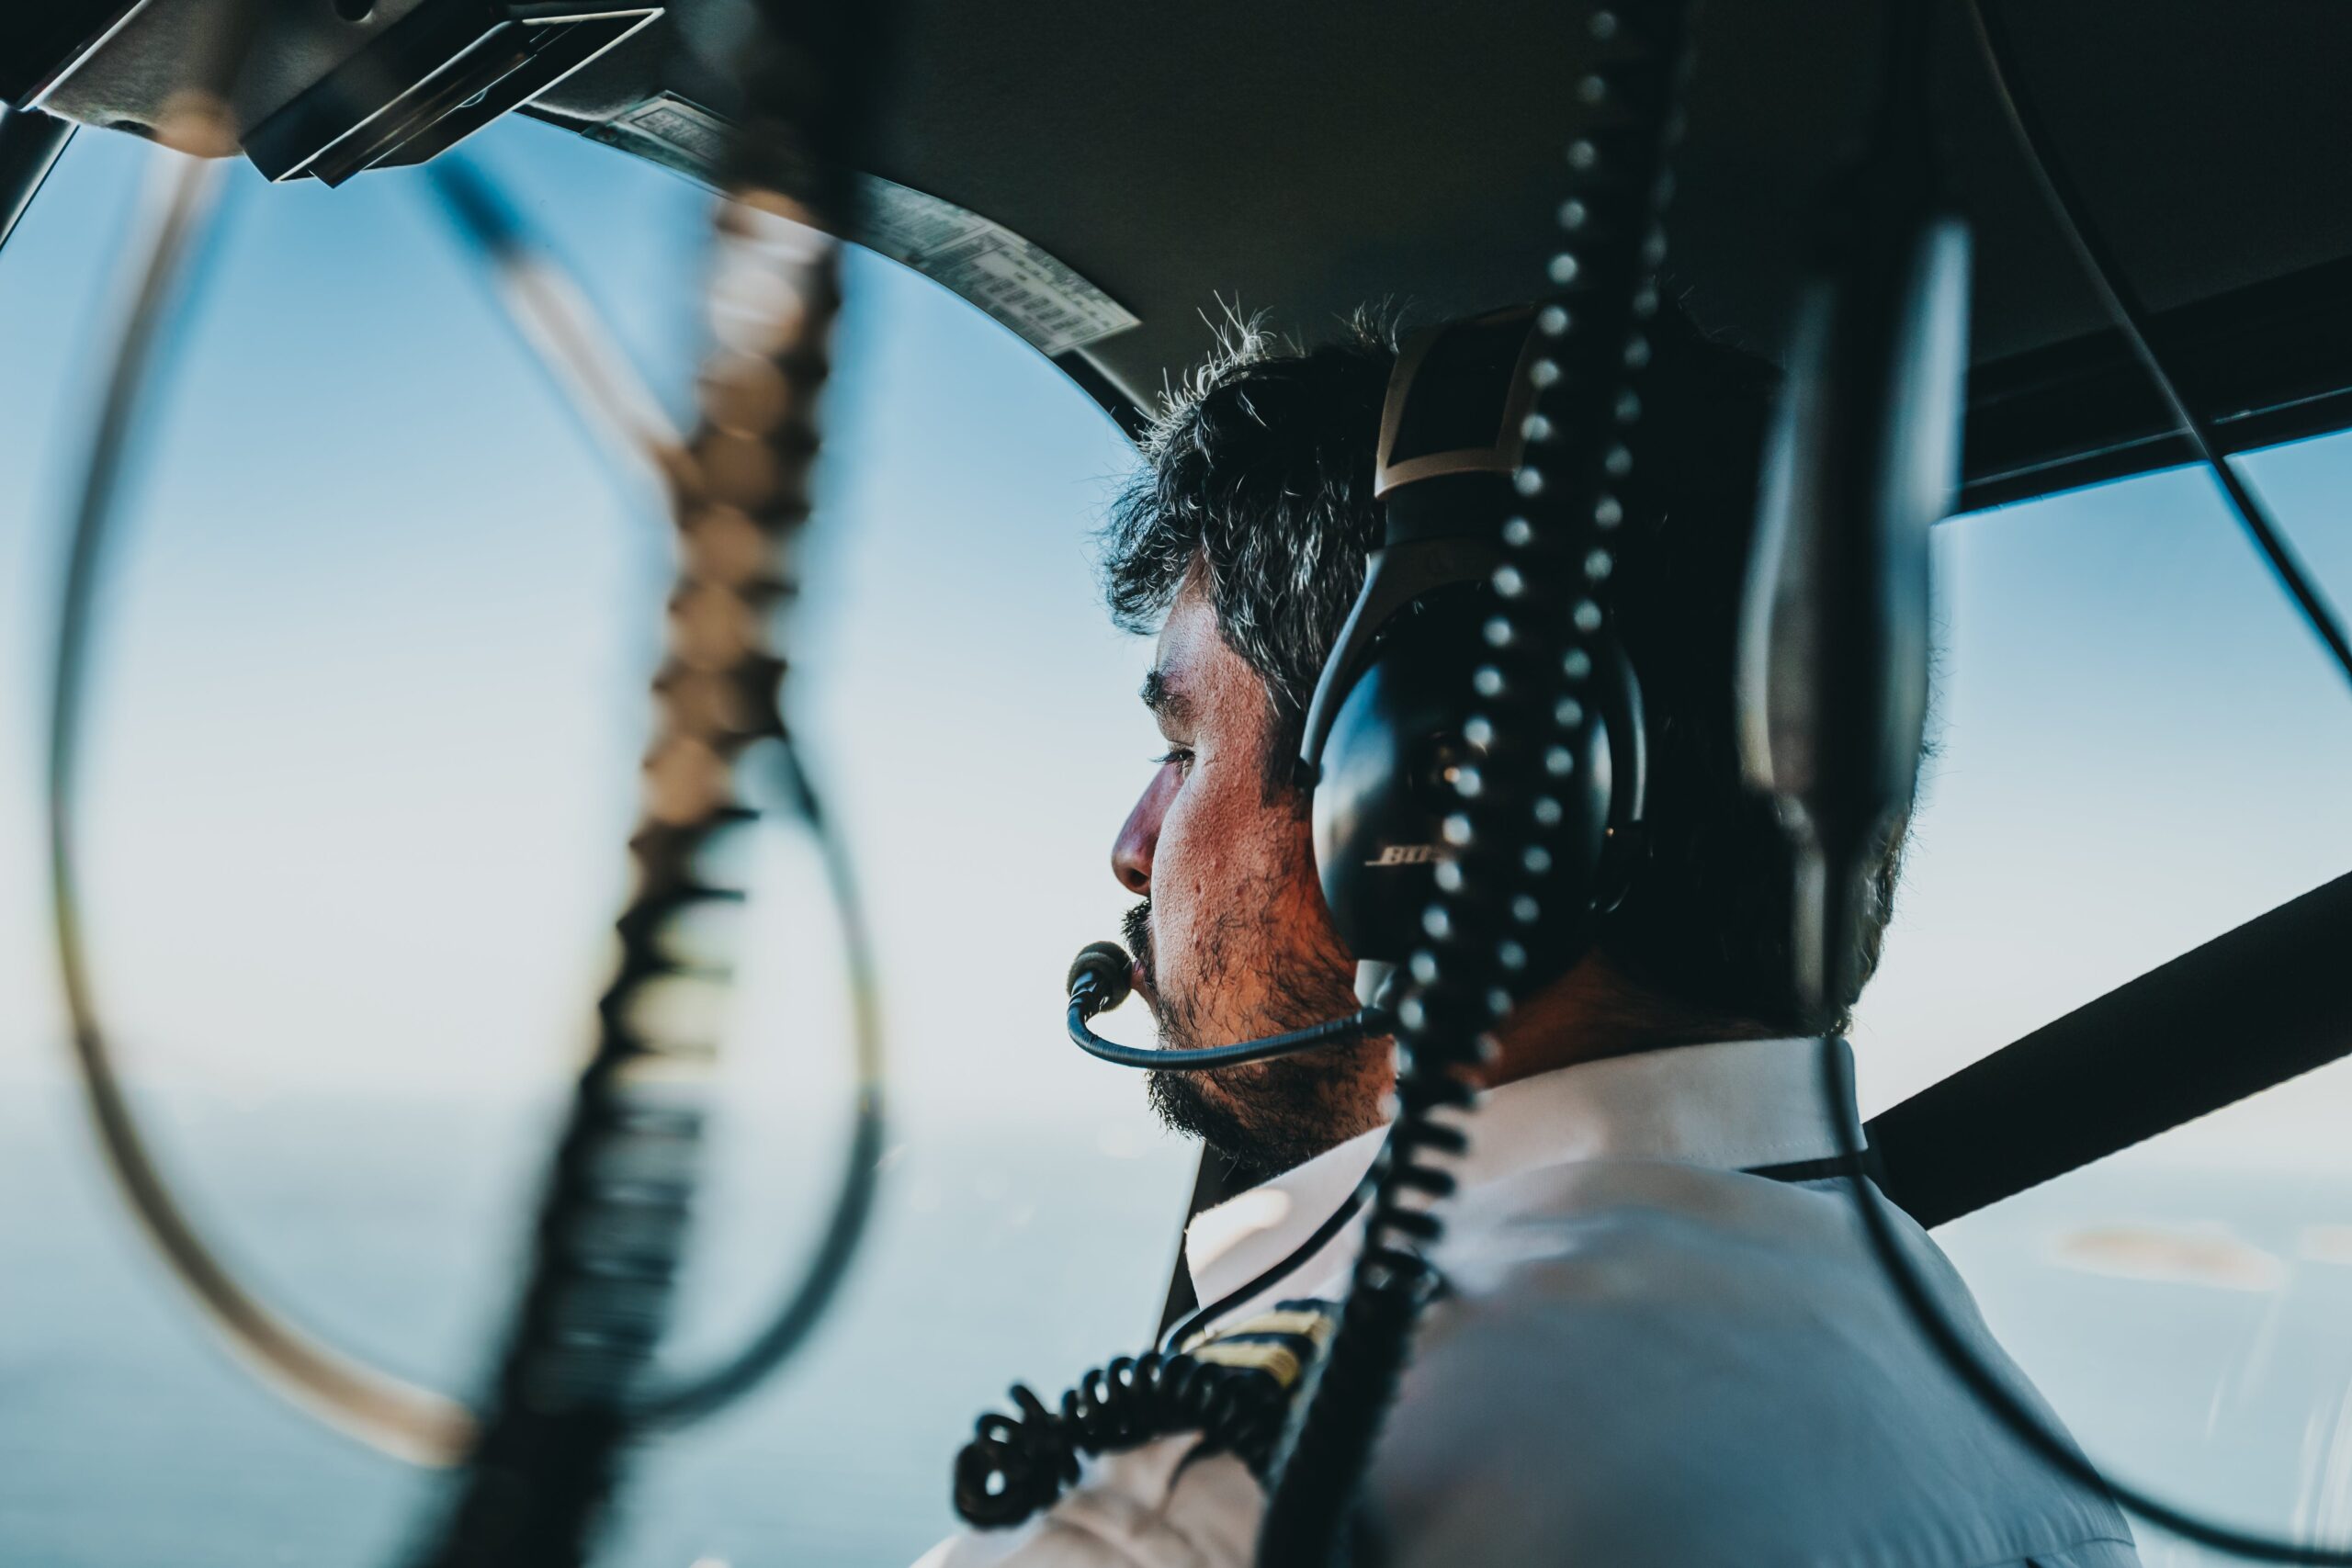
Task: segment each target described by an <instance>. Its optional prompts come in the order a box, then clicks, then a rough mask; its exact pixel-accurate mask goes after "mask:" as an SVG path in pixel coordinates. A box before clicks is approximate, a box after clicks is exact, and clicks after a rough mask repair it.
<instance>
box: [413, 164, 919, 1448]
mask: <svg viewBox="0 0 2352 1568" xmlns="http://www.w3.org/2000/svg"><path fill="white" fill-rule="evenodd" d="M425 172H426V174H427V175H429V176H430V177H431V179H432V182H433V185H434V188H435V191H436V192H437V194H438V195H439V196H440V197H441V206H442V209H443V210H444V212H445V213H446V214H447V217H448V219H449V220H450V223H451V226H452V228H453V229H454V230H455V231H456V232H457V234H458V237H459V238H460V239H461V240H463V241H464V243H465V247H466V251H467V254H469V256H470V257H472V258H473V259H475V260H476V261H477V262H478V263H479V264H481V266H482V268H483V269H484V270H485V272H486V273H487V274H488V276H489V281H490V282H491V284H492V292H493V294H494V295H495V297H496V298H497V299H498V302H499V304H500V306H501V307H502V308H503V310H505V311H506V314H507V318H508V320H509V321H511V322H512V323H513V324H514V326H515V332H516V333H517V334H518V335H519V336H520V337H521V338H522V339H523V341H524V343H525V344H527V345H528V346H529V347H530V349H531V351H532V353H533V354H534V355H537V358H538V360H539V363H540V365H541V367H543V368H544V369H545V370H546V371H547V372H548V378H549V380H550V381H551V382H553V384H554V385H555V387H556V389H557V390H558V391H559V392H560V394H561V395H562V396H563V398H564V400H566V401H567V402H568V403H570V404H571V407H572V408H573V410H574V411H575V412H578V413H579V415H580V417H581V419H582V423H585V424H586V425H587V426H588V427H589V429H590V431H591V433H592V434H594V435H595V436H596V437H597V439H598V440H599V441H600V442H601V443H602V444H603V445H604V446H605V448H606V450H607V451H608V452H610V453H611V454H612V455H613V456H614V457H615V458H616V467H619V468H624V469H627V468H642V469H644V470H646V471H647V472H649V473H650V475H651V477H652V478H653V479H655V480H656V481H657V482H659V483H660V484H661V485H662V489H663V491H664V493H665V494H666V495H667V496H668V497H669V498H670V501H671V502H672V505H673V507H674V506H675V505H676V504H677V502H678V498H679V496H680V494H681V491H680V488H679V487H680V485H681V484H682V483H683V482H684V481H685V480H686V479H690V478H691V476H692V474H693V471H694V470H693V468H692V466H691V465H692V461H693V459H692V457H691V455H690V454H689V452H688V450H687V446H686V442H685V438H684V436H682V435H681V434H679V433H678V431H677V428H676V427H675V426H674V425H673V423H671V421H670V417H669V415H668V414H667V413H665V412H662V405H661V400H659V399H658V398H656V397H655V396H654V395H653V392H652V390H651V389H650V388H649V387H647V386H646V385H645V383H644V380H643V379H642V378H640V377H639V375H638V373H637V371H636V368H635V367H633V366H632V365H631V364H630V363H629V361H628V355H626V354H624V353H622V352H621V350H620V348H619V345H618V344H616V343H615V341H614V339H613V334H612V333H610V332H609V331H608V330H607V329H606V328H605V324H604V322H603V321H602V319H601V318H600V317H599V316H598V314H597V312H596V310H595V308H594V306H593V305H592V304H591V303H590V302H589V300H588V298H587V295H586V294H585V292H584V291H582V288H580V286H579V284H578V283H577V282H576V281H575V280H574V279H573V278H572V277H571V275H570V273H569V272H568V271H567V270H566V269H565V268H564V266H563V265H562V264H561V262H560V260H559V259H558V258H557V256H556V255H555V254H554V253H553V251H552V250H551V249H550V248H549V247H548V245H547V244H546V243H544V242H543V241H542V240H540V239H539V238H538V237H537V236H536V235H533V234H531V233H530V232H528V231H527V230H526V227H525V225H524V222H523V220H522V218H521V216H520V214H519V213H518V212H517V211H516V209H515V205H514V204H513V203H512V202H510V201H508V200H507V199H506V197H505V196H504V194H503V192H502V191H501V190H500V189H499V188H498V185H497V183H496V182H495V181H494V180H493V179H492V178H491V177H490V176H489V175H487V174H486V173H484V172H483V171H482V170H481V168H480V167H479V166H478V165H477V164H474V163H473V162H472V161H470V160H469V159H465V158H461V157H447V158H442V159H440V160H438V161H437V162H435V163H434V164H429V165H427V167H426V170H425ZM779 740H780V744H779V745H778V746H777V747H776V749H775V760H776V761H777V763H778V764H779V766H778V770H777V772H778V777H777V779H776V781H775V783H776V785H777V788H778V789H779V791H780V792H781V793H782V795H784V797H785V804H786V807H788V808H789V809H790V811H791V812H792V814H793V815H794V816H796V817H797V818H799V819H800V821H801V823H802V824H803V826H805V827H806V828H807V829H808V830H809V834H810V835H811V837H813V838H814V839H815V840H816V843H817V849H818V854H819V858H820V862H821V863H822V866H823V870H824V874H825V881H826V885H827V887H828V890H829V892H830V894H831V900H832V905H833V910H834V916H835V919H836V921H837V922H838V924H839V926H840V930H841V936H842V957H843V962H844V966H845V968H846V970H847V979H848V982H849V998H850V1017H851V1048H852V1051H853V1054H854V1070H855V1074H856V1096H857V1098H856V1107H855V1111H854V1123H853V1126H852V1131H851V1135H850V1139H849V1143H848V1147H847V1153H846V1156H845V1159H846V1165H845V1167H844V1168H843V1169H842V1174H841V1186H840V1189H839V1191H838V1192H837V1194H836V1196H835V1198H834V1200H833V1204H832V1208H831V1213H830V1215H829V1217H828V1219H827V1221H826V1224H825V1228H824V1232H823V1234H822V1235H821V1236H820V1239H819V1241H818V1244H817V1247H816V1250H815V1253H814V1254H813V1256H812V1257H811V1258H810V1260H809V1264H808V1266H807V1268H806V1269H804V1270H803V1272H802V1276H801V1279H800V1280H799V1282H798V1283H797V1285H796V1286H795V1287H794V1288H793V1289H792V1290H791V1291H790V1292H787V1293H786V1296H785V1298H784V1300H783V1301H782V1303H780V1304H779V1305H778V1307H777V1308H776V1310H775V1312H774V1313H773V1314H771V1315H770V1317H769V1319H768V1321H767V1324H766V1325H765V1326H764V1327H763V1328H762V1329H760V1330H759V1331H758V1332H757V1333H755V1334H754V1335H752V1337H751V1338H750V1339H749V1340H748V1341H747V1342H746V1343H745V1345H744V1347H743V1348H742V1349H741V1350H740V1351H739V1352H738V1353H737V1354H736V1355H735V1356H734V1357H732V1358H731V1359H728V1360H726V1361H724V1362H722V1363H720V1364H719V1365H718V1366H716V1367H714V1368H711V1369H709V1370H708V1371H700V1372H697V1373H695V1374H694V1375H692V1376H689V1377H685V1378H682V1379H680V1380H678V1381H675V1382H663V1383H662V1384H660V1385H659V1386H656V1387H653V1388H651V1389H650V1390H648V1391H647V1392H646V1393H644V1394H643V1395H642V1396H641V1398H640V1399H639V1401H638V1402H637V1403H636V1404H635V1405H634V1407H633V1411H632V1414H633V1417H634V1419H636V1420H637V1421H639V1423H642V1424H648V1425H668V1426H675V1425H679V1424H682V1423H684V1422H688V1421H691V1420H695V1419H698V1418H700V1417H701V1416H707V1415H709V1414H711V1413H713V1412H715V1411H717V1410H718V1409H720V1408H722V1407H724V1406H725V1405H727V1404H729V1403H731V1402H732V1401H733V1400H735V1399H736V1398H738V1397H740V1396H741V1395H742V1394H744V1393H749V1392H750V1391H751V1390H752V1388H754V1387H756V1386H757V1385H758V1384H759V1382H761V1381H762V1380H763V1378H764V1377H765V1376H766V1375H767V1374H768V1373H769V1372H771V1371H774V1370H775V1368H776V1366H778V1365H779V1364H780V1363H782V1362H783V1361H784V1360H785V1359H786V1358H787V1357H788V1356H789V1355H790V1354H791V1353H792V1351H793V1350H794V1349H795V1348H797V1347H798V1345H799V1344H800V1342H801V1340H802V1339H804V1338H805V1337H807V1335H808V1332H809V1329H811V1328H813V1327H814V1326H815V1325H816V1324H817V1321H818V1320H819V1318H820V1317H821V1316H822V1315H823V1314H824V1311H825V1308H826V1306H827V1305H828V1304H829V1303H830V1302H831V1297H832V1294H833V1292H835V1291H836V1290H837V1289H839V1287H840V1285H841V1283H842V1280H843V1279H844V1278H845V1277H846V1275H847V1272H848V1266H849V1260H850V1258H851V1257H852V1256H853V1255H854V1253H855V1252H856V1250H857V1246H858V1242H859V1240H860V1238H861V1237H862V1235H864V1233H865V1224H866V1222H867V1220H868V1219H869V1218H870V1217H871V1215H872V1213H873V1206H874V1196H875V1190H876V1185H877V1183H878V1179H879V1177H878V1163H879V1161H880V1159H881V1156H882V1145H883V1142H884V1132H885V1121H884V1116H883V1089H884V1079H885V1073H884V1066H883V1035H882V1022H881V1008H880V989H879V977H878V976H877V974H876V968H875V963H874V952H873V943H872V940H871V938H870V936H869V934H868V932H867V931H866V927H865V914H864V907H863V902H862V900H861V898H860V897H859V895H858V890H857V879H856V868H855V867H854V864H853V863H852V862H851V859H850V854H849V849H848V846H847V845H846V844H845V843H843V842H842V839H841V835H840V834H839V833H838V832H836V831H835V830H834V829H833V825H832V821H831V818H830V817H829V816H828V815H827V814H826V812H825V809H824V807H823V804H822V801H821V800H820V796H819V795H818V792H817V789H816V786H815V784H814V783H813V781H811V780H810V778H809V773H808V769H807V767H806V765H805V762H804V761H803V759H802V757H801V754H800V750H799V748H798V746H797V744H796V743H795V741H794V740H793V739H792V737H791V735H790V734H789V732H788V731H785V732H782V733H781V734H780V737H779Z"/></svg>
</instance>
